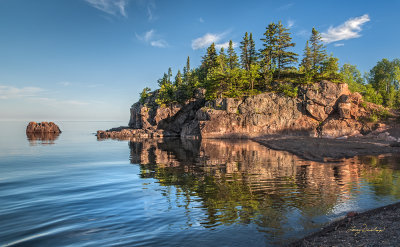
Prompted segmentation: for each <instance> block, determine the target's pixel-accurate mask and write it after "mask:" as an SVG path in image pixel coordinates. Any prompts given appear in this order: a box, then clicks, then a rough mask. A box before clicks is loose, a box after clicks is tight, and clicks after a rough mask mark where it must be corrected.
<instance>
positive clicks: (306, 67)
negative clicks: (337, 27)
mask: <svg viewBox="0 0 400 247" xmlns="http://www.w3.org/2000/svg"><path fill="white" fill-rule="evenodd" d="M312 63H313V62H312V58H311V48H310V46H309V41H308V40H307V42H306V47H305V48H304V55H303V59H302V61H301V64H300V67H301V69H302V70H303V71H305V72H309V71H311V69H312V67H313V64H312Z"/></svg>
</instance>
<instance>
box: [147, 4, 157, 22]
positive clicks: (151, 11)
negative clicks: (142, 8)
mask: <svg viewBox="0 0 400 247" xmlns="http://www.w3.org/2000/svg"><path fill="white" fill-rule="evenodd" d="M146 8H147V19H148V20H149V21H154V20H157V17H156V16H155V15H154V10H155V9H156V4H155V2H154V1H149V2H148V3H147V7H146Z"/></svg>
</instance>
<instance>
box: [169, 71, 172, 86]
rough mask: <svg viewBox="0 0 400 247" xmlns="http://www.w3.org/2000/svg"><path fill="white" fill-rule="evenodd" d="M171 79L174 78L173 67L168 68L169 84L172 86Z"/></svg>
mask: <svg viewBox="0 0 400 247" xmlns="http://www.w3.org/2000/svg"><path fill="white" fill-rule="evenodd" d="M171 77H172V69H171V67H170V68H168V83H169V84H171Z"/></svg>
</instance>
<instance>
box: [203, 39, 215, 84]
mask: <svg viewBox="0 0 400 247" xmlns="http://www.w3.org/2000/svg"><path fill="white" fill-rule="evenodd" d="M217 58H218V54H217V51H216V50H215V44H214V43H212V44H211V45H210V46H209V47H208V48H207V53H206V55H204V56H203V61H202V63H201V71H200V73H199V77H200V78H199V79H200V80H204V79H205V78H206V77H207V74H208V72H209V71H210V70H211V69H212V68H214V67H216V66H217V65H218V59H217Z"/></svg>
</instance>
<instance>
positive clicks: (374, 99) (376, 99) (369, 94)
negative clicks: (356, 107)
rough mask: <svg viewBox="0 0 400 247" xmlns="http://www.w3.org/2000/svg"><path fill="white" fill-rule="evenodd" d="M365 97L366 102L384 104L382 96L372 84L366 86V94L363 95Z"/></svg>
mask: <svg viewBox="0 0 400 247" xmlns="http://www.w3.org/2000/svg"><path fill="white" fill-rule="evenodd" d="M363 96H364V100H365V101H368V102H371V103H374V104H377V105H381V104H382V103H383V97H382V95H381V94H380V93H379V92H377V91H376V90H375V89H374V88H373V87H372V85H371V84H368V85H366V86H365V93H364V94H363Z"/></svg>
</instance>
